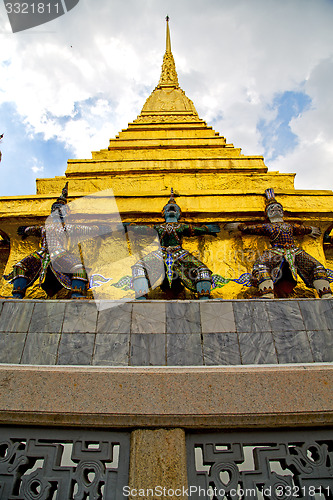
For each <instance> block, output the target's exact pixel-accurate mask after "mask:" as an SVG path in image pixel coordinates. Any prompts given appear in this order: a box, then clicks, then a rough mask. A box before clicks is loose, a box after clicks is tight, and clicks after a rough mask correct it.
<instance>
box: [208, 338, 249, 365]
mask: <svg viewBox="0 0 333 500" xmlns="http://www.w3.org/2000/svg"><path fill="white" fill-rule="evenodd" d="M202 345H203V356H204V364H205V365H240V364H241V357H240V350H239V344H238V336H237V333H235V332H230V333H227V332H222V333H205V334H203V335H202Z"/></svg>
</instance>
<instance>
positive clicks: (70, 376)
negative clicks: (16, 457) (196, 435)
mask: <svg viewBox="0 0 333 500" xmlns="http://www.w3.org/2000/svg"><path fill="white" fill-rule="evenodd" d="M332 384H333V366H332V365H329V364H321V365H319V364H318V365H313V364H312V365H289V366H286V365H285V366H256V367H254V366H253V367H244V366H238V367H195V368H194V367H179V368H168V367H164V368H153V367H140V368H139V367H133V368H128V367H126V368H123V367H119V368H109V367H66V368H65V367H60V366H57V367H42V366H39V367H31V366H9V365H7V366H6V365H2V366H0V388H1V391H0V423H1V424H7V425H11V424H20V425H52V426H54V425H59V426H64V425H73V426H82V427H86V426H88V425H94V426H99V427H108V426H109V427H113V428H117V427H119V428H122V427H126V428H130V427H141V426H142V427H183V428H207V429H213V428H215V429H217V428H219V427H223V428H235V427H248V428H250V427H251V428H254V427H286V426H288V427H289V426H325V425H326V426H327V425H332V424H333V394H332V390H331V388H332Z"/></svg>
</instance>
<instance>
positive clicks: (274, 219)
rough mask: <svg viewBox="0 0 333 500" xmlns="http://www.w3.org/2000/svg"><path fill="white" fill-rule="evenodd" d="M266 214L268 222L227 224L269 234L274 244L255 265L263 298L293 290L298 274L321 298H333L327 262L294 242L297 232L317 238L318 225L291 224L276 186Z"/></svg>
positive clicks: (245, 231) (268, 193) (230, 227)
mask: <svg viewBox="0 0 333 500" xmlns="http://www.w3.org/2000/svg"><path fill="white" fill-rule="evenodd" d="M265 196H266V215H267V218H268V220H269V222H267V223H265V224H255V225H247V224H242V223H239V222H231V223H229V224H226V225H225V226H224V228H225V229H226V230H227V231H230V232H231V231H241V232H242V233H243V234H256V235H263V236H268V238H269V240H270V244H271V248H270V249H269V250H265V251H264V252H263V253H262V255H261V256H260V257H259V258H258V259H257V260H256V262H255V263H254V265H253V269H252V277H253V283H254V284H255V285H256V286H257V287H258V288H259V291H260V295H261V296H262V297H264V298H274V291H275V293H276V295H277V296H278V297H286V296H288V294H289V293H290V292H291V291H292V290H293V288H294V287H295V286H296V283H297V275H299V276H300V277H301V278H302V280H303V281H304V283H305V284H306V285H307V286H308V287H310V288H315V289H316V290H317V292H318V295H319V297H321V298H325V299H326V298H332V293H331V289H330V285H329V282H328V279H327V273H326V269H325V268H324V266H323V265H322V264H321V263H320V262H318V261H317V260H316V259H314V258H313V257H312V256H311V255H309V254H308V253H306V252H304V250H302V249H301V248H299V247H297V246H296V245H295V241H294V235H305V234H308V235H309V236H311V237H312V238H318V237H319V236H320V234H321V232H320V229H319V228H317V227H311V226H303V225H300V224H289V223H287V222H285V221H284V219H283V207H282V205H281V204H280V203H278V202H277V201H276V199H275V195H274V190H273V189H266V191H265Z"/></svg>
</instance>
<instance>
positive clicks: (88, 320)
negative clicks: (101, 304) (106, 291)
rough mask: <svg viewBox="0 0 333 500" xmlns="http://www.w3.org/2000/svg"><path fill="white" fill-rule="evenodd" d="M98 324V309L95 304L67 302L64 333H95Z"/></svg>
mask: <svg viewBox="0 0 333 500" xmlns="http://www.w3.org/2000/svg"><path fill="white" fill-rule="evenodd" d="M96 323H97V308H96V305H95V303H94V302H85V301H80V300H77V301H76V300H75V301H72V302H67V304H66V309H65V318H64V325H63V330H62V331H63V332H64V333H88V332H93V333H95V331H96Z"/></svg>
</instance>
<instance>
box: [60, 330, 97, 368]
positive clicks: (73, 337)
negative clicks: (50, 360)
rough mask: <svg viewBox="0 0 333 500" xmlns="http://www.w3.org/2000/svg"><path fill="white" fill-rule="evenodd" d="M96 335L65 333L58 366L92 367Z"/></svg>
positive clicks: (61, 341)
mask: <svg viewBox="0 0 333 500" xmlns="http://www.w3.org/2000/svg"><path fill="white" fill-rule="evenodd" d="M94 344H95V335H94V334H91V333H63V334H62V336H61V340H60V345H59V351H58V361H57V364H58V365H91V364H92V356H93V351H94Z"/></svg>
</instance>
